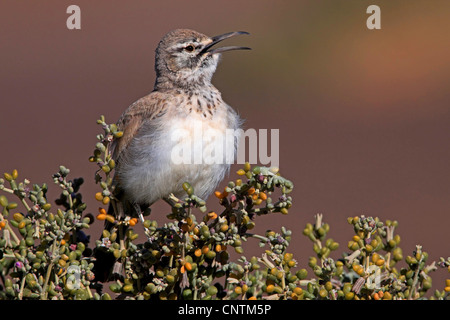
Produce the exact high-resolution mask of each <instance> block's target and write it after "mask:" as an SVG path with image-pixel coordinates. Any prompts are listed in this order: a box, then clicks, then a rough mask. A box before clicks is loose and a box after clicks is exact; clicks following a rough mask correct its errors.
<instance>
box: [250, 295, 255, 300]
mask: <svg viewBox="0 0 450 320" xmlns="http://www.w3.org/2000/svg"><path fill="white" fill-rule="evenodd" d="M248 300H256V297H255V296H251V297H250V298H248Z"/></svg>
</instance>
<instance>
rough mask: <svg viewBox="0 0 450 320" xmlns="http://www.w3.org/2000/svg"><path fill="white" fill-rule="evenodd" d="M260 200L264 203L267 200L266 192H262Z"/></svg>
mask: <svg viewBox="0 0 450 320" xmlns="http://www.w3.org/2000/svg"><path fill="white" fill-rule="evenodd" d="M259 198H260V199H261V200H263V201H265V200H267V194H265V193H264V192H260V193H259Z"/></svg>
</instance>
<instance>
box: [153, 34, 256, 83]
mask: <svg viewBox="0 0 450 320" xmlns="http://www.w3.org/2000/svg"><path fill="white" fill-rule="evenodd" d="M241 34H248V32H245V31H236V32H230V33H225V34H222V35H219V36H215V37H208V36H206V35H204V34H202V33H199V32H196V31H194V30H189V29H176V30H173V31H171V32H169V33H167V34H166V35H165V36H164V37H163V38H162V39H161V41H160V42H159V45H158V47H157V48H156V59H155V70H156V85H155V87H161V88H163V87H173V86H176V87H189V86H202V85H205V84H209V83H210V82H211V78H212V76H213V74H214V72H215V70H216V67H217V64H218V62H219V59H220V55H221V53H222V52H225V51H231V50H248V49H250V48H247V47H238V46H229V47H219V48H213V46H214V45H215V44H217V43H219V42H221V41H222V40H225V39H228V38H231V37H233V36H236V35H241Z"/></svg>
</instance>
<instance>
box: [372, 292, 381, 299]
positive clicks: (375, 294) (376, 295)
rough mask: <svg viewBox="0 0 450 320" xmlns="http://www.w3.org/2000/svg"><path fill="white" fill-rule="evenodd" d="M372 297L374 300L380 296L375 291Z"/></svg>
mask: <svg viewBox="0 0 450 320" xmlns="http://www.w3.org/2000/svg"><path fill="white" fill-rule="evenodd" d="M373 298H374V299H375V300H380V296H379V295H378V293H377V292H375V293H374V294H373Z"/></svg>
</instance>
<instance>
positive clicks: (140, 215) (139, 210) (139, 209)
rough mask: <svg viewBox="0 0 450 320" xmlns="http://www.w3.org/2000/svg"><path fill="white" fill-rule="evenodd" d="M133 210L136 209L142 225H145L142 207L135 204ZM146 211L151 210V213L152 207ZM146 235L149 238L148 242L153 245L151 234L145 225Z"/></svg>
mask: <svg viewBox="0 0 450 320" xmlns="http://www.w3.org/2000/svg"><path fill="white" fill-rule="evenodd" d="M133 208H134V211H136V213H137V215H138V216H139V219H140V220H141V222H142V224H143V225H144V222H145V220H144V215H143V214H142V210H141V206H140V205H138V204H137V203H133ZM146 210H149V211H150V213H151V209H150V207H149V208H147V209H146ZM144 233H145V235H146V236H147V239H148V241H149V242H150V243H151V242H152V237H151V233H150V230H149V229H148V228H147V227H145V225H144Z"/></svg>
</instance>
